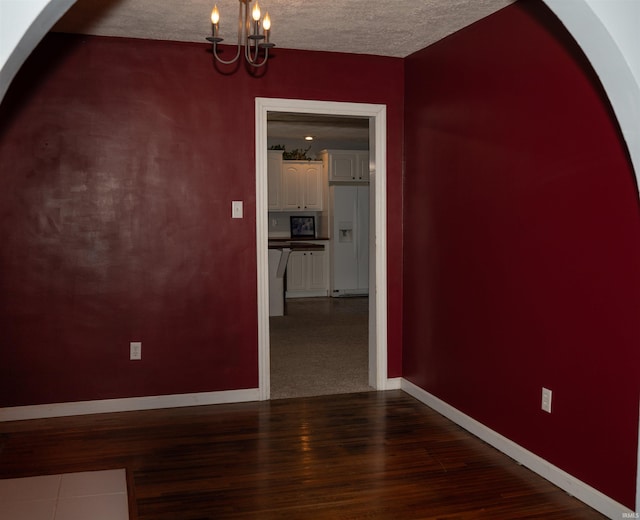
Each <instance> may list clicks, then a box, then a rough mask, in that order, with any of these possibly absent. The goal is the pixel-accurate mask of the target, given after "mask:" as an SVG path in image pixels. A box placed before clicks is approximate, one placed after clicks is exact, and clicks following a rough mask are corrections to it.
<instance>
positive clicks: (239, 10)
mask: <svg viewBox="0 0 640 520" xmlns="http://www.w3.org/2000/svg"><path fill="white" fill-rule="evenodd" d="M238 6H239V7H238V50H237V51H236V56H235V58H232V59H230V60H223V59H222V58H221V57H220V56H218V46H217V44H216V43H215V42H214V44H213V55H214V56H215V58H216V60H217V61H219V62H220V63H222V64H223V65H231V64H232V63H235V62H236V61H238V58H239V57H240V52H241V47H242V25H243V24H242V0H239V1H238Z"/></svg>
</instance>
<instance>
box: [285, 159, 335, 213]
mask: <svg viewBox="0 0 640 520" xmlns="http://www.w3.org/2000/svg"><path fill="white" fill-rule="evenodd" d="M281 186H282V190H281V196H282V204H281V209H282V210H284V211H322V206H323V198H324V196H323V194H324V191H323V190H324V182H323V170H322V162H320V161H282V184H281Z"/></svg>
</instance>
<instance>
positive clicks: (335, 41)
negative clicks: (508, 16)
mask: <svg viewBox="0 0 640 520" xmlns="http://www.w3.org/2000/svg"><path fill="white" fill-rule="evenodd" d="M514 1H515V0H387V1H386V2H382V1H381V0H315V1H313V0H260V5H261V7H262V9H263V11H264V10H267V11H268V12H269V14H270V16H271V19H272V23H273V27H272V31H271V40H272V41H273V42H274V43H275V44H276V45H277V46H278V47H281V48H286V49H305V50H318V51H335V52H351V53H357V54H374V55H381V56H396V57H405V56H408V55H409V54H411V53H413V52H415V51H417V50H420V49H422V48H424V47H426V46H428V45H430V44H432V43H434V42H436V41H438V40H440V39H441V38H444V37H445V36H447V35H449V34H451V33H453V32H455V31H457V30H459V29H461V28H462V27H464V26H466V25H469V24H471V23H473V22H475V21H477V20H479V19H480V18H483V17H485V16H487V15H489V14H491V13H493V12H495V11H497V10H498V9H501V8H503V7H505V6H506V5H508V4H511V3H513V2H514ZM214 2H215V3H217V4H218V8H219V9H220V13H221V22H220V32H221V36H222V37H224V38H225V43H229V44H233V43H234V40H236V31H237V24H236V19H237V15H238V5H239V4H238V0H213V1H211V0H184V1H181V2H176V1H175V0H78V1H77V2H76V4H75V5H74V6H72V7H71V9H70V10H69V12H68V13H67V14H66V15H65V16H64V17H63V18H62V19H61V20H60V21H59V22H58V24H57V25H56V26H55V27H54V30H55V31H60V32H72V33H82V34H95V35H102V36H126V37H131V38H145V39H153V40H178V41H194V42H202V41H204V37H205V36H209V35H210V32H211V24H210V21H209V15H210V13H211V9H212V7H213V3H214Z"/></svg>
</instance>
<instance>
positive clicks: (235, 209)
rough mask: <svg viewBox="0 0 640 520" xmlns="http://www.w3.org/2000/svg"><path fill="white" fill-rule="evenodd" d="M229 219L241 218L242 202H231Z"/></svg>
mask: <svg viewBox="0 0 640 520" xmlns="http://www.w3.org/2000/svg"><path fill="white" fill-rule="evenodd" d="M231 218H242V201H241V200H234V201H231Z"/></svg>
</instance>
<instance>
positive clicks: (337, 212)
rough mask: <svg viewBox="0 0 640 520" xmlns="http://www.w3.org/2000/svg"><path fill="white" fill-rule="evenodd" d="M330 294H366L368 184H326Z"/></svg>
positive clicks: (367, 292) (367, 290) (367, 281)
mask: <svg viewBox="0 0 640 520" xmlns="http://www.w3.org/2000/svg"><path fill="white" fill-rule="evenodd" d="M329 194H330V210H329V215H330V226H331V242H330V249H331V258H330V266H331V267H330V273H331V281H330V292H329V294H330V295H331V296H356V295H366V294H369V186H368V185H349V186H338V185H334V186H331V187H330V190H329Z"/></svg>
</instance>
